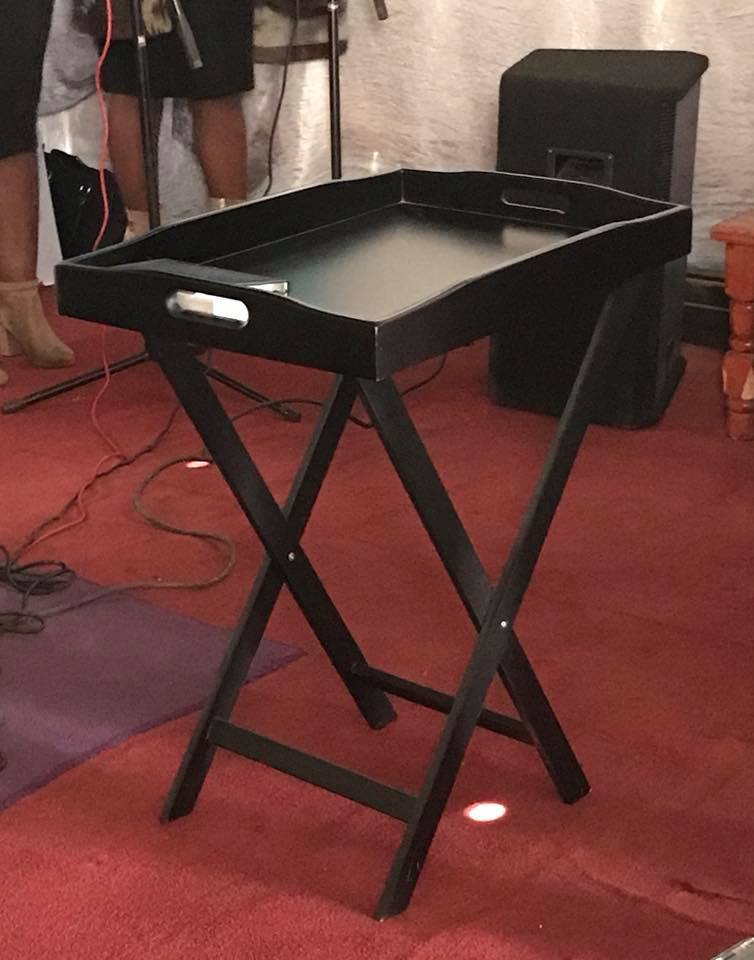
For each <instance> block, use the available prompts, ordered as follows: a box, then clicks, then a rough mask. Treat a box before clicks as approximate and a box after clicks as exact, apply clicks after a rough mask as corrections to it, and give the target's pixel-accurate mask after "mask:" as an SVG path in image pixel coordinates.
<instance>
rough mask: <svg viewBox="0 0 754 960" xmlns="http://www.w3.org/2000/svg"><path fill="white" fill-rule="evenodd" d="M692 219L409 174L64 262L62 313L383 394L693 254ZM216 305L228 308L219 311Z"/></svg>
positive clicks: (604, 197) (473, 179) (222, 217)
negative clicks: (556, 300) (366, 381)
mask: <svg viewBox="0 0 754 960" xmlns="http://www.w3.org/2000/svg"><path fill="white" fill-rule="evenodd" d="M690 242H691V212H690V210H688V208H685V207H678V206H673V205H670V204H666V203H662V202H660V201H656V200H647V199H644V198H641V197H634V196H632V195H630V194H624V193H620V192H618V191H615V190H611V189H608V188H605V187H598V186H595V185H592V184H584V183H571V182H566V181H560V180H552V179H546V178H540V177H527V176H521V175H516V174H506V173H487V172H470V173H435V172H425V171H414V170H399V171H395V172H393V173H389V174H383V175H380V176H376V177H367V178H364V179H359V180H340V181H334V182H331V183H327V184H322V185H319V186H315V187H309V188H307V189H304V190H298V191H292V192H290V193H286V194H281V195H278V196H274V197H270V198H267V199H265V200H260V201H254V202H251V203H247V204H244V205H242V206H240V207H235V208H232V209H230V210H224V211H221V212H219V213H214V214H208V215H205V216H202V217H197V218H194V219H192V220H189V221H185V222H183V223H179V224H176V225H174V226H169V227H164V228H161V229H159V230H156V231H154V232H152V233H150V234H148V235H147V236H145V237H142V238H140V239H138V240H136V241H133V242H131V243H126V244H119V245H118V246H115V247H110V248H108V249H106V250H102V251H99V252H97V253H93V254H87V255H86V256H83V257H79V258H76V259H74V260H70V261H65V262H64V263H62V264H60V265H59V267H58V270H57V284H58V297H59V305H60V309H61V312H63V313H66V314H68V315H70V316H78V317H81V318H83V319H88V320H94V321H96V322H100V323H105V324H109V325H113V326H122V327H128V328H130V329H135V330H140V331H141V332H142V333H143V334H144V335H145V336H146V337H147V340H149V337H150V336H153V335H164V336H168V337H172V338H177V339H182V340H186V341H189V342H191V343H197V344H206V345H207V346H216V347H221V348H223V349H228V350H234V351H237V352H242V353H251V354H256V355H259V356H264V357H270V358H272V359H277V360H283V361H287V362H292V363H300V364H305V365H308V366H315V367H318V368H320V369H324V370H332V371H335V372H338V373H344V374H348V375H352V376H361V377H367V378H371V379H381V378H383V377H385V376H389V375H390V374H392V373H394V372H395V371H397V370H399V369H401V368H403V367H405V366H408V365H409V364H411V363H415V362H417V361H419V360H424V359H427V358H429V357H432V356H437V355H439V354H441V353H444V352H446V351H447V350H450V349H453V348H455V347H458V346H461V345H463V344H466V343H470V342H471V341H473V340H475V339H478V338H479V337H482V336H486V335H488V334H490V333H492V332H494V330H495V329H496V326H498V325H499V324H500V322H501V317H503V316H509V315H517V316H519V317H520V316H521V315H523V316H533V315H534V314H535V313H536V310H537V305H538V304H543V303H545V302H546V300H548V299H549V300H551V299H552V298H553V297H558V296H571V297H579V296H583V295H586V294H590V295H592V296H593V295H594V292H595V289H600V290H601V289H604V291H605V292H608V291H609V290H610V289H612V288H614V287H616V286H617V285H619V284H620V283H622V282H623V281H624V280H627V279H629V278H630V277H632V276H635V275H636V274H638V273H641V272H643V271H645V270H647V269H650V268H652V267H656V266H660V265H662V264H664V263H667V262H669V261H671V260H675V259H678V258H680V257H683V256H685V255H686V254H687V253H688V250H689V248H690ZM217 298H221V299H217Z"/></svg>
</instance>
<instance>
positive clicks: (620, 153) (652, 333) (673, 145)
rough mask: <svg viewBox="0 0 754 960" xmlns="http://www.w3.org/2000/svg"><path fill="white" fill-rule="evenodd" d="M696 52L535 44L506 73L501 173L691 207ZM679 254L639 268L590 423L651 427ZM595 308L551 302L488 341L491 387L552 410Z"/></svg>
mask: <svg viewBox="0 0 754 960" xmlns="http://www.w3.org/2000/svg"><path fill="white" fill-rule="evenodd" d="M707 66H708V60H707V58H706V57H703V56H701V55H699V54H696V53H685V52H678V51H650V50H535V51H533V52H532V53H530V54H529V55H528V56H527V57H524V59H523V60H521V61H519V62H518V63H516V64H514V65H513V66H512V67H511V68H510V69H509V70H506V71H505V73H503V75H502V79H501V82H500V104H499V128H498V129H499V134H498V135H499V141H498V164H497V165H498V169H499V170H506V171H510V172H512V173H527V174H535V175H538V176H547V177H556V178H563V179H566V180H582V181H588V182H591V183H599V184H604V185H605V186H610V187H614V188H616V189H618V190H624V191H626V192H628V193H635V194H640V195H641V196H646V197H653V198H656V199H659V200H668V201H671V202H674V203H684V204H690V203H691V194H692V186H693V179H694V159H695V154H696V135H697V118H698V113H699V92H700V85H701V77H702V75H703V74H704V72H705V70H706V69H707ZM685 276H686V260H685V259H683V260H679V261H676V262H675V263H672V264H669V265H668V266H667V267H666V268H664V269H663V270H658V271H653V272H652V273H649V274H647V275H646V276H645V277H644V279H643V282H642V295H641V298H640V301H639V306H638V307H637V310H636V314H635V316H634V318H633V322H632V324H631V325H630V327H629V329H628V332H627V333H626V335H625V337H624V338H623V341H622V342H621V344H620V345H619V348H618V351H617V355H616V358H615V360H614V362H613V364H612V367H611V370H610V372H609V375H608V377H607V381H606V385H605V388H604V390H603V392H602V395H601V396H600V398H599V400H598V401H597V403H596V405H595V410H594V414H593V417H592V419H593V421H594V422H597V423H605V424H611V425H614V426H623V427H641V426H647V425H649V424H651V423H655V422H656V421H657V420H659V419H660V417H661V416H662V415H663V413H664V412H665V409H666V407H667V405H668V403H669V401H670V399H671V397H672V395H673V392H674V390H675V388H676V386H677V384H678V382H679V380H680V378H681V376H682V375H683V370H684V367H685V361H684V359H683V357H682V355H681V334H682V325H683V302H684V290H685ZM594 322H595V312H594V310H593V309H590V308H587V309H584V310H581V309H580V308H579V307H576V308H574V307H573V306H572V305H570V304H567V303H563V304H559V303H553V304H552V308H551V311H550V314H549V315H548V314H547V313H545V314H544V315H543V316H542V320H541V322H539V323H537V324H536V325H530V326H528V327H527V328H526V329H523V328H521V327H520V326H519V327H518V329H515V328H514V327H511V328H510V329H505V330H503V331H502V332H501V333H499V334H496V335H495V336H494V337H493V338H492V340H491V346H490V358H489V383H490V393H491V396H492V398H493V400H494V401H495V402H496V403H498V404H500V405H502V406H510V407H517V408H519V409H525V410H533V411H537V412H541V413H550V414H559V413H560V412H561V411H562V409H563V406H564V404H565V401H566V399H567V397H568V394H569V392H570V389H571V386H572V384H573V381H574V379H575V377H576V373H577V372H578V368H579V365H580V363H581V359H582V357H583V355H584V350H585V348H586V345H587V343H588V341H589V337H590V335H591V332H592V329H593V327H594Z"/></svg>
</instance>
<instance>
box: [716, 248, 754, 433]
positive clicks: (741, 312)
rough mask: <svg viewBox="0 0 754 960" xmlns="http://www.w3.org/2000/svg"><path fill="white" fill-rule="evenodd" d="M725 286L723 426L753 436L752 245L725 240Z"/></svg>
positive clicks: (728, 430) (753, 314) (753, 304)
mask: <svg viewBox="0 0 754 960" xmlns="http://www.w3.org/2000/svg"><path fill="white" fill-rule="evenodd" d="M725 289H726V291H727V293H728V296H729V297H730V299H731V303H730V340H729V343H730V350H728V352H727V353H726V354H725V357H724V359H723V391H724V393H725V406H726V429H727V432H728V436H730V437H733V439H735V440H754V246H742V245H739V244H729V245H728V248H727V251H726V265H725Z"/></svg>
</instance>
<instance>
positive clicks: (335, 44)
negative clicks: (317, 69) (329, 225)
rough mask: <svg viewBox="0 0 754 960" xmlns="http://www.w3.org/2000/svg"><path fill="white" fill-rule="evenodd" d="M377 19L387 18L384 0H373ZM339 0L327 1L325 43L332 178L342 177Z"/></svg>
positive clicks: (338, 178)
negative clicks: (328, 84) (327, 55)
mask: <svg viewBox="0 0 754 960" xmlns="http://www.w3.org/2000/svg"><path fill="white" fill-rule="evenodd" d="M373 2H374V9H375V13H376V14H377V19H378V20H387V18H388V12H387V6H386V4H385V0H373ZM339 14H340V0H328V3H327V44H328V52H329V57H328V63H329V80H330V168H331V173H332V178H333V180H340V179H342V177H343V135H342V130H341V122H340V118H341V107H340V22H339Z"/></svg>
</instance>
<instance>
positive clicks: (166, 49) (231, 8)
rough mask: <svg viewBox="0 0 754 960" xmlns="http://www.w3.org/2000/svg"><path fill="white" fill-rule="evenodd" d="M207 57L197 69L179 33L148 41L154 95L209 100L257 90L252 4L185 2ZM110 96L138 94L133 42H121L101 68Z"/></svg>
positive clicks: (231, 0)
mask: <svg viewBox="0 0 754 960" xmlns="http://www.w3.org/2000/svg"><path fill="white" fill-rule="evenodd" d="M182 6H183V9H184V12H185V14H186V18H187V19H188V21H189V23H190V24H191V29H192V31H193V33H194V37H195V39H196V44H197V46H198V48H199V53H200V55H201V58H202V64H203V65H202V66H201V67H200V68H199V69H198V70H192V69H191V67H190V66H189V61H188V58H187V56H186V52H185V50H184V48H183V45H182V43H181V40H180V37H179V36H178V33H177V31H176V30H175V29H174V30H173V32H172V33H168V34H162V35H160V36H157V37H150V38H149V40H148V42H147V59H148V64H149V86H150V92H151V94H152V96H153V97H156V98H159V99H163V98H165V97H179V98H186V99H189V100H205V99H210V98H214V97H226V96H230V95H231V94H234V93H242V92H243V91H244V90H250V89H251V88H252V87H253V86H254V66H253V64H254V57H253V29H254V14H253V6H254V2H253V0H182ZM102 86H103V88H104V89H105V91H106V92H107V93H124V94H129V95H131V96H136V95H138V93H139V84H138V81H137V75H136V55H135V50H134V44H133V42H132V41H131V40H116V41H114V42H113V44H112V46H111V48H110V52H109V53H108V56H107V59H106V61H105V64H104V66H103V69H102Z"/></svg>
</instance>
